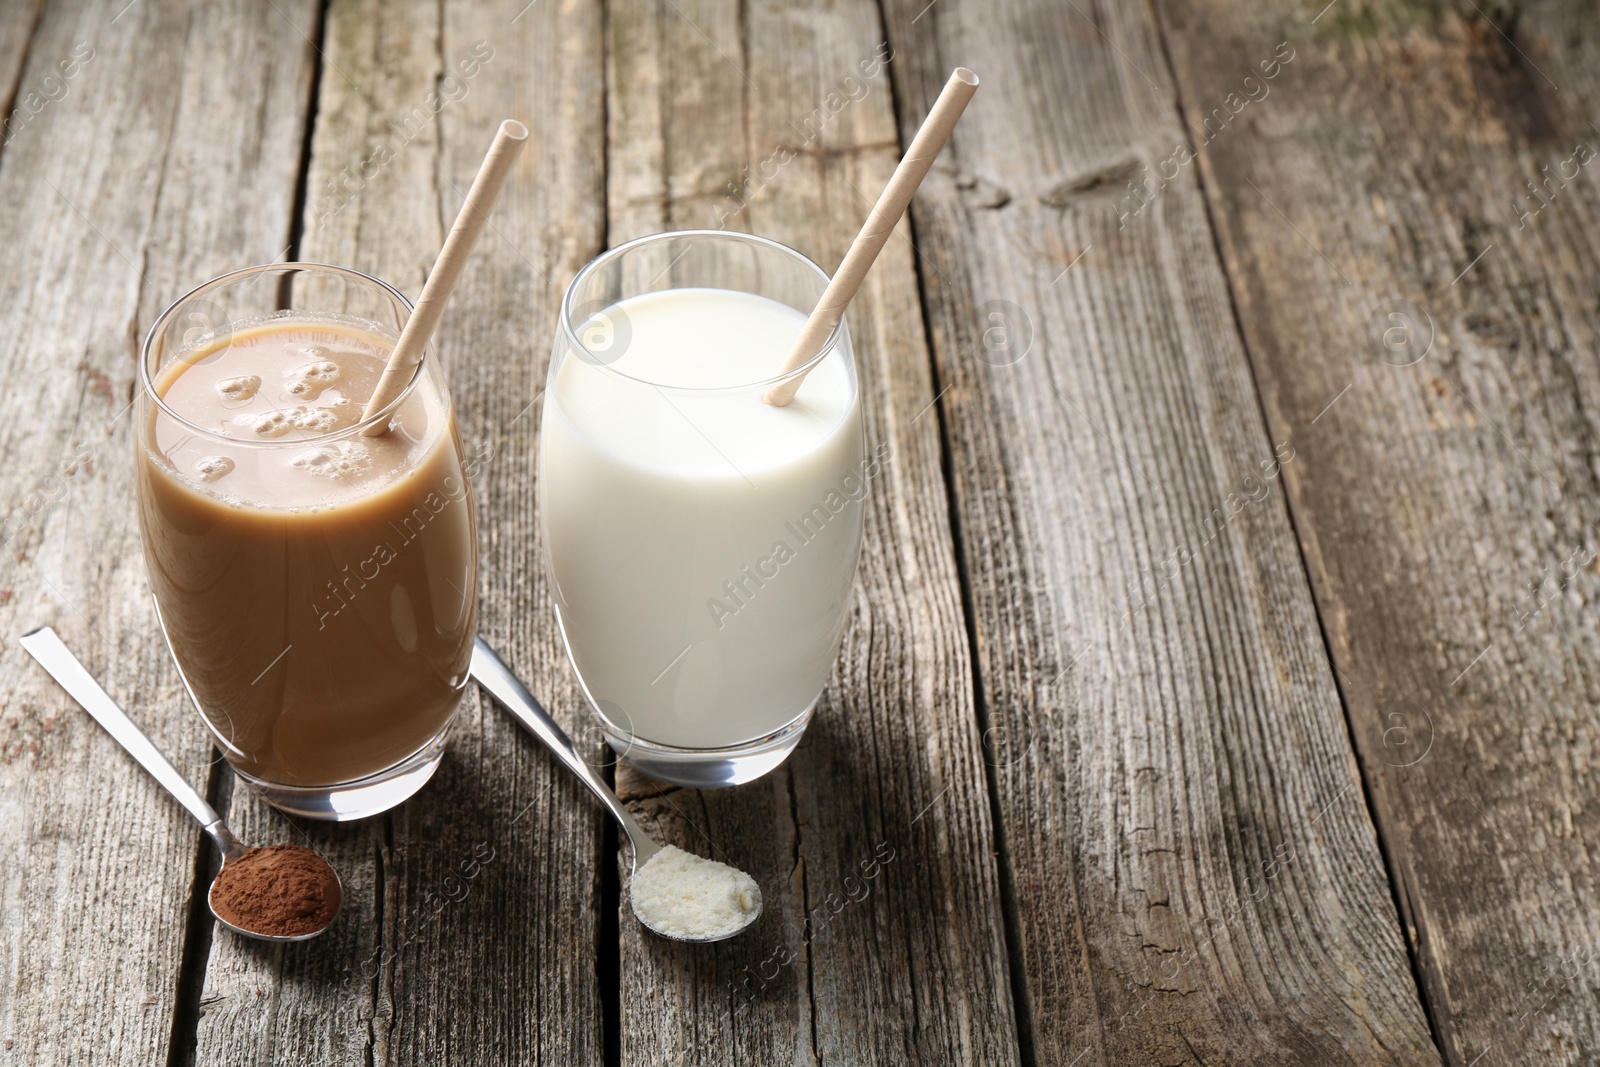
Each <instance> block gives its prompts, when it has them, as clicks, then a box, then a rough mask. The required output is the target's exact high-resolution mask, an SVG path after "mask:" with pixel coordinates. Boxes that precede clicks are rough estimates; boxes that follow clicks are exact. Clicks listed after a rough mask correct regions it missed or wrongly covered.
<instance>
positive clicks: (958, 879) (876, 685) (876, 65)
mask: <svg viewBox="0 0 1600 1067" xmlns="http://www.w3.org/2000/svg"><path fill="white" fill-rule="evenodd" d="M608 15H609V21H608V46H609V71H610V76H609V80H608V84H609V87H610V90H611V95H610V109H609V110H610V124H611V125H610V129H611V136H610V155H609V159H610V168H609V173H610V180H609V184H608V193H609V203H610V219H611V232H610V234H609V237H610V241H611V243H612V244H616V243H618V242H620V241H622V240H626V239H628V238H631V237H634V236H638V235H639V234H642V233H648V232H652V231H655V230H662V229H684V228H704V227H712V228H717V227H723V228H729V229H737V230H749V231H753V232H757V233H760V234H762V235H763V236H767V237H772V238H775V239H777V240H779V241H783V242H786V243H788V244H790V245H792V246H794V247H796V248H798V249H800V250H801V251H802V252H805V253H806V254H808V255H810V256H811V257H812V258H814V259H815V260H817V261H818V262H820V263H822V264H825V265H833V264H836V263H837V262H838V261H839V259H840V258H841V257H842V256H843V254H844V251H845V249H846V248H847V247H848V246H849V242H850V239H851V238H852V237H853V236H854V233H855V231H856V229H857V228H858V227H859V225H860V222H861V220H862V219H863V218H864V217H865V215H866V212H867V211H868V210H869V209H870V208H871V205H872V198H873V197H875V196H876V194H877V192H878V190H879V189H881V188H882V186H883V184H884V183H885V182H886V181H887V180H888V177H889V174H890V173H891V171H892V170H893V167H894V164H895V162H896V161H897V159H898V139H897V137H896V133H895V126H894V116H893V111H892V102H891V98H890V93H889V86H888V81H887V76H886V74H885V73H884V72H883V69H882V57H881V55H879V48H880V46H881V45H882V44H883V43H884V42H883V38H882V34H881V27H880V24H879V20H878V13H877V11H876V9H875V7H874V6H873V5H872V4H870V3H846V4H819V5H802V6H800V7H788V6H780V5H751V6H749V7H748V8H742V7H740V6H738V5H735V4H732V3H722V2H712V3H686V2H680V0H673V2H671V3H656V2H638V0H628V2H625V3H613V4H611V5H610V6H609V8H608ZM865 71H870V72H871V73H870V74H864V72H865ZM747 168H748V169H747ZM746 205H747V206H746ZM907 237H908V230H907V228H906V227H905V226H902V227H901V229H900V230H899V231H898V235H897V236H896V237H895V238H893V239H892V240H891V243H890V245H889V246H888V247H887V248H886V250H885V252H884V254H883V255H882V256H881V258H880V259H879V260H878V263H877V265H876V266H875V267H874V268H873V271H872V274H871V275H870V276H869V278H868V280H867V283H866V285H865V286H864V287H863V289H862V291H861V293H860V295H859V296H858V297H857V299H856V300H855V302H854V304H852V306H851V309H850V315H849V322H850V328H851V331H852V337H853V339H854V342H855V346H856V354H857V360H858V365H859V367H860V369H861V375H862V389H863V400H864V406H865V411H866V420H867V438H868V449H869V451H870V450H872V449H875V448H881V449H883V450H885V454H887V455H888V456H890V459H889V461H888V462H887V463H886V464H885V465H884V467H883V472H882V473H881V474H880V475H879V477H878V478H877V479H875V480H874V481H873V482H872V485H871V494H870V495H869V497H868V498H867V499H868V511H867V516H866V529H867V532H866V544H867V547H866V552H865V556H864V558H863V562H862V570H861V574H860V579H859V583H858V587H859V593H858V600H857V604H856V609H855V617H854V619H853V620H852V622H851V625H850V628H849V631H848V633H847V636H846V638H845V644H844V649H843V652H842V653H841V657H840V662H839V666H838V669H837V671H836V673H835V675H834V678H833V680H832V681H831V682H830V684H829V686H828V689H827V690H826V692H825V693H824V695H823V698H822V703H821V704H820V706H819V709H818V713H817V717H816V719H815V720H814V721H813V723H812V724H811V726H810V728H809V730H808V733H807V736H806V738H805V739H804V741H803V742H802V743H801V745H800V747H799V749H798V750H797V751H796V752H795V753H794V755H793V756H792V757H791V759H790V761H789V762H788V764H787V765H785V767H783V768H780V769H779V770H778V771H776V772H774V773H773V774H772V775H770V776H769V777H768V778H766V779H763V780H762V781H760V782H757V783H753V784H751V785H747V786H742V787H739V788H738V789H736V790H733V791H721V792H695V791H686V790H662V789H660V788H659V787H654V788H652V786H651V784H650V783H646V782H642V781H638V780H633V779H630V777H629V776H628V775H627V774H626V773H623V774H622V775H620V776H619V777H620V779H621V784H622V785H623V786H624V788H625V790H626V792H627V795H629V796H630V797H632V798H633V799H634V800H635V802H636V807H637V808H638V810H640V811H641V813H642V814H643V815H645V816H646V817H647V818H648V819H650V820H651V821H652V822H653V823H654V824H655V825H656V826H657V827H658V829H659V830H660V831H661V832H663V833H664V835H665V836H666V838H667V839H668V840H672V841H674V842H676V843H678V844H680V845H682V846H683V847H685V848H690V849H693V850H695V851H698V852H701V853H704V854H709V855H713V856H716V857H718V858H722V859H725V860H726V861H728V862H731V863H734V864H736V865H738V866H741V867H743V868H744V869H745V870H748V871H750V872H751V873H752V874H753V875H754V876H755V877H756V878H757V880H758V881H759V882H760V883H761V885H762V887H763V891H764V893H765V894H766V910H765V912H764V913H763V916H762V918H761V920H760V921H759V922H758V923H757V925H756V927H755V928H753V929H752V931H751V932H750V933H748V934H746V935H742V936H741V937H739V938H737V939H735V940H733V941H731V942H728V943H726V944H724V945H721V946H717V947H715V948H695V947H688V946H672V945H668V944H666V943H664V942H662V941H660V940H659V939H655V938H651V937H650V936H649V935H646V934H643V933H641V932H640V930H639V928H638V926H637V924H635V923H633V922H632V920H631V919H630V918H628V917H627V916H624V917H623V919H622V922H621V931H622V960H621V971H622V994H621V1005H622V1020H621V1024H622V1044H621V1059H622V1062H624V1063H639V1064H647V1063H661V1062H674V1063H716V1064H723V1063H761V1064H766V1063H775V1062H785V1063H807V1062H843V1063H874V1064H878V1063H982V1064H1009V1063H1015V1062H1017V1049H1016V1038H1015V1024H1014V1021H1013V1017H1012V1012H1011V997H1010V989H1009V984H1010V983H1009V976H1008V973H1007V967H1006V959H1005V946H1004V941H1003V934H1002V927H1001V915H1000V908H999V897H998V888H997V882H996V871H995V868H994V865H993V859H992V848H993V846H992V841H991V836H990V825H989V804H988V798H987V795H986V783H985V779H984V771H983V764H982V760H981V756H980V745H979V735H978V730H977V728H976V720H975V716H974V712H973V705H972V681H971V673H970V665H969V660H968V652H967V644H966V635H965V627H964V623H963V617H962V611H961V605H960V591H959V585H958V582H957V576H956V571H955V565H954V554H953V549H952V546H951V542H950V524H949V513H948V509H947V501H946V494H945V487H944V482H943V477H942V475H941V472H940V451H939V441H938V433H937V430H938V427H937V424H936V422H935V420H934V419H933V418H932V417H922V416H926V414H927V412H928V411H929V410H930V404H931V402H932V401H933V399H934V393H933V388H932V383H931V381H930V378H929V371H930V367H929V362H928V351H927V347H926V340H925V337H924V335H923V331H922V322H921V313H920V308H919V306H918V299H917V286H916V276H915V271H914V268H913V266H912V258H913V255H914V253H913V251H912V249H911V247H910V245H909V243H908V240H907Z"/></svg>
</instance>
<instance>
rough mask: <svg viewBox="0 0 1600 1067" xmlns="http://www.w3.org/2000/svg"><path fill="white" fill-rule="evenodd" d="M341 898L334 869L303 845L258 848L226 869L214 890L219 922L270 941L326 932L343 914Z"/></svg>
mask: <svg viewBox="0 0 1600 1067" xmlns="http://www.w3.org/2000/svg"><path fill="white" fill-rule="evenodd" d="M341 897H342V894H341V893H340V891H339V879H338V877H337V876H336V875H335V874H334V873H333V868H332V867H329V866H328V863H327V861H326V860H324V859H323V858H322V857H321V856H319V855H317V854H316V853H315V852H313V851H311V850H310V849H309V848H301V847H300V846H299V845H268V846H266V847H265V848H253V849H251V850H250V851H249V852H246V853H245V854H244V855H243V856H240V857H239V858H238V859H236V860H234V861H233V862H231V863H229V864H227V865H225V866H224V867H223V868H222V872H221V873H220V874H218V875H217V880H216V881H215V882H213V883H212V885H211V908H212V910H213V911H215V912H216V913H217V917H218V918H220V919H222V920H224V921H225V922H229V923H232V924H233V925H234V926H237V927H239V928H240V929H241V930H249V931H251V932H252V933H257V934H266V935H268V936H271V937H295V936H298V935H300V934H309V933H313V932H315V931H317V930H320V929H322V928H323V927H324V926H327V925H328V923H330V922H332V921H333V917H334V916H335V915H336V914H338V911H339V903H340V900H341Z"/></svg>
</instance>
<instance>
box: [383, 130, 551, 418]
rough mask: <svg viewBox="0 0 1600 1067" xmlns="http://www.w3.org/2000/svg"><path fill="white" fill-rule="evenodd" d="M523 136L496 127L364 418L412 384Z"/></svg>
mask: <svg viewBox="0 0 1600 1067" xmlns="http://www.w3.org/2000/svg"><path fill="white" fill-rule="evenodd" d="M527 141H528V127H526V126H524V125H523V124H522V123H520V122H517V121H516V120H515V119H507V120H506V121H504V122H502V123H501V124H500V129H499V130H497V131H496V132H495V135H494V143H493V144H491V145H490V146H489V154H488V155H486V156H484V157H483V165H482V166H480V167H479V168H478V176H477V177H476V178H474V179H472V188H470V189H468V190H467V199H466V201H465V202H464V203H463V204H462V205H461V211H460V213H459V214H457V215H456V221H455V224H454V225H452V226H451V227H450V235H449V236H448V237H446V238H445V239H444V247H443V248H441V249H440V250H439V258H438V259H437V260H435V261H434V264H433V270H432V271H430V272H429V273H428V281H427V283H426V284H425V285H423V287H422V295H421V296H420V297H418V298H417V306H416V307H415V308H413V309H412V312H411V317H410V318H409V319H407V320H406V325H405V329H403V330H401V331H400V340H399V341H397V342H395V346H394V351H393V352H390V353H389V362H388V365H387V366H385V367H384V369H383V377H382V378H380V379H378V386H377V388H376V389H374V390H373V391H372V398H371V399H369V400H368V401H367V406H366V409H365V410H363V411H362V412H361V418H362V419H363V420H366V419H370V418H372V417H373V416H374V415H376V414H377V413H378V412H380V411H382V410H383V409H384V408H386V407H388V406H389V405H390V404H392V403H394V400H395V398H396V397H398V396H399V395H400V394H401V393H403V392H404V391H405V388H406V386H407V385H408V384H410V382H411V377H412V375H413V374H414V373H415V371H416V366H417V364H418V363H420V362H421V361H422V350H423V349H424V348H426V347H427V346H428V339H429V338H431V337H432V336H433V331H434V330H435V329H436V328H437V327H438V325H439V319H440V318H441V317H443V315H444V306H445V304H447V303H449V301H450V293H451V291H452V290H454V289H455V287H456V281H457V280H458V279H459V278H460V277H461V269H462V268H463V267H465V266H466V265H467V259H468V257H470V256H471V255H472V248H473V246H474V245H476V244H477V243H478V234H480V233H482V232H483V225H484V223H485V222H487V221H488V219H489V212H490V211H492V210H494V202H495V200H496V199H497V198H498V197H499V196H500V189H501V188H502V187H503V186H504V185H505V183H506V176H507V175H509V174H510V173H511V167H512V164H514V163H516V161H517V155H518V153H520V152H521V151H522V146H523V145H524V144H526V143H527ZM388 429H389V427H388V425H387V424H386V423H380V424H377V425H373V426H369V427H367V428H366V429H365V430H363V431H362V433H364V434H365V435H366V436H368V437H377V436H379V435H380V434H383V433H386V432H388Z"/></svg>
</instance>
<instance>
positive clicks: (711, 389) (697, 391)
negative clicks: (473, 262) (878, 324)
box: [556, 229, 845, 396]
mask: <svg viewBox="0 0 1600 1067" xmlns="http://www.w3.org/2000/svg"><path fill="white" fill-rule="evenodd" d="M675 237H709V238H713V239H717V240H729V241H734V242H746V243H749V244H753V245H756V246H759V247H762V248H767V249H770V250H772V251H776V252H779V253H782V254H784V255H787V256H789V257H791V258H793V259H795V260H798V261H799V263H800V265H801V266H802V267H808V268H810V269H811V271H812V273H814V274H815V275H816V276H817V277H818V278H819V279H821V281H822V288H823V290H824V291H826V290H827V287H828V284H829V283H830V282H831V281H832V280H833V279H832V278H831V277H830V276H829V274H828V272H827V271H825V270H823V269H822V268H821V267H820V266H818V265H817V262H816V261H815V260H813V259H812V258H811V257H810V256H808V255H806V254H805V253H804V252H801V251H799V250H798V249H794V248H790V247H789V246H788V245H786V244H784V243H783V242H782V241H774V240H773V239H772V238H770V237H761V236H759V235H757V234H753V233H743V232H740V231H738V230H706V229H697V230H662V231H661V232H659V233H650V234H645V235H644V236H643V237H635V238H634V239H633V240H631V241H624V242H623V243H622V244H620V245H617V246H615V247H613V248H608V249H606V250H605V251H603V252H601V253H600V254H599V255H597V256H595V257H594V258H593V259H591V260H590V261H589V262H588V263H585V264H584V265H583V266H582V267H581V268H579V270H578V273H577V274H575V275H573V276H572V281H571V282H569V283H568V285H567V291H566V293H565V294H563V295H562V297H561V308H560V311H559V312H558V314H557V315H556V318H558V319H559V320H560V324H561V332H562V333H563V334H564V335H565V337H566V341H567V345H568V347H569V348H570V349H571V350H572V353H573V354H574V355H576V356H578V357H579V358H580V359H583V361H584V362H585V363H588V364H589V365H590V366H592V367H594V368H596V369H598V370H601V371H604V372H605V373H607V374H610V375H612V376H614V377H617V378H621V379H622V380H624V381H629V382H634V383H637V384H639V385H648V386H650V387H651V388H652V389H666V390H670V391H672V392H675V393H685V394H692V395H705V396H710V395H717V394H727V393H736V392H753V391H755V390H757V389H760V390H766V389H770V388H772V387H773V386H776V385H781V384H783V383H784V382H787V381H791V380H793V379H795V378H798V377H801V376H803V375H806V374H809V373H810V372H811V371H812V370H813V369H814V368H815V367H816V366H817V364H819V363H821V362H822V361H823V360H824V359H826V358H827V357H828V356H829V355H830V354H832V352H833V350H834V349H835V348H837V347H838V346H839V338H841V337H842V336H844V332H845V317H844V316H843V315H840V316H839V321H838V322H836V323H834V324H833V329H832V330H830V331H828V337H827V340H825V341H823V343H822V347H821V348H819V349H817V353H816V355H814V356H812V357H811V358H810V359H808V360H806V361H805V362H804V363H802V364H801V365H800V366H798V367H796V368H794V369H793V370H791V371H787V372H785V373H781V374H776V375H774V376H772V377H770V378H762V379H758V380H756V381H750V382H735V383H733V384H731V385H710V386H697V385H669V384H666V383H664V382H653V381H651V380H650V379H648V378H640V377H638V376H637V375H633V374H625V373H624V372H622V371H620V370H617V369H616V367H614V366H612V365H611V364H609V363H606V362H604V361H603V360H600V359H596V358H594V353H593V352H590V351H589V348H588V346H586V345H585V344H584V343H583V342H582V341H580V340H578V334H577V331H576V329H575V328H574V327H573V323H572V298H573V296H574V294H576V292H577V290H578V285H579V283H581V282H582V281H584V279H586V278H588V277H589V276H590V275H591V274H593V273H594V271H595V270H597V269H598V268H599V267H600V266H601V264H603V263H606V262H609V261H610V260H612V259H614V258H615V257H617V256H619V255H621V254H622V253H624V252H628V251H631V250H633V249H635V248H639V247H642V246H644V245H648V244H653V243H655V242H657V241H668V240H671V239H673V238H675ZM674 262H676V261H674ZM669 267H670V264H669ZM665 291H668V290H652V292H665ZM633 295H635V296H642V295H644V294H642V293H636V294H633ZM623 299H627V298H626V297H624V298H623ZM795 310H796V311H798V310H800V309H799V308H796V309H795ZM810 314H811V313H810V312H809V311H808V312H806V316H807V317H808V318H809V317H810Z"/></svg>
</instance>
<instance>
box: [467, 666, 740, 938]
mask: <svg viewBox="0 0 1600 1067" xmlns="http://www.w3.org/2000/svg"><path fill="white" fill-rule="evenodd" d="M471 673H472V677H473V678H475V679H477V682H478V684H479V685H481V686H483V687H484V688H485V689H487V690H488V691H489V693H490V695H492V696H493V697H494V698H495V699H496V700H498V701H499V702H500V703H502V704H504V705H505V706H506V709H507V710H508V711H510V712H511V714H512V715H514V716H515V717H516V719H517V721H518V722H520V723H521V724H522V725H523V726H524V727H525V728H526V729H527V731H528V732H529V733H531V734H533V736H535V737H537V738H538V739H539V740H540V741H543V742H544V744H545V746H546V747H547V748H549V749H550V751H551V752H554V753H555V755H556V758H557V759H559V760H560V761H561V762H562V763H565V764H566V765H567V769H568V770H570V771H571V772H572V773H573V774H575V775H577V776H578V779H579V781H581V782H583V784H584V785H586V786H588V787H589V791H590V792H592V793H593V794H594V795H595V796H597V797H599V798H600V803H601V804H604V805H605V808H606V810H607V811H609V812H610V813H611V816H612V818H614V819H616V820H617V822H618V823H620V824H621V825H622V829H623V831H624V832H625V833H626V834H627V835H628V842H629V844H631V845H632V846H633V874H634V875H635V876H637V875H638V873H639V868H640V867H643V866H644V865H645V864H646V863H648V862H650V857H652V856H654V855H655V854H656V853H657V852H660V851H661V846H660V845H658V844H656V842H655V840H654V839H653V838H652V837H651V836H650V835H649V834H648V833H646V832H645V829H644V827H642V826H640V825H639V824H638V822H637V821H635V820H634V817H633V814H632V813H631V812H629V811H628V809H627V808H626V807H624V806H623V803H622V801H620V800H618V799H617V794H615V793H613V792H612V791H611V789H610V788H609V787H608V786H607V785H606V783H605V780H604V779H602V778H601V777H600V775H599V774H597V773H596V772H595V769H594V768H593V767H591V766H589V764H588V763H586V762H584V759H583V757H582V756H580V755H578V750H577V748H576V747H574V745H573V744H572V739H571V738H570V737H568V736H567V733H566V731H565V730H563V729H562V728H561V725H560V724H559V723H557V722H556V721H555V720H554V719H552V718H551V717H550V713H549V712H548V711H545V710H544V708H543V707H542V706H541V705H540V704H539V701H538V700H536V699H534V696H533V694H532V693H530V692H528V689H527V687H526V686H524V685H523V684H522V682H521V681H520V680H519V679H518V678H517V676H516V675H515V674H513V673H512V672H511V668H510V667H507V666H506V664H505V661H504V660H502V659H501V658H500V657H499V655H497V654H496V653H495V650H494V649H492V648H490V647H489V645H488V644H487V643H486V642H485V641H484V640H483V638H481V637H480V638H478V639H477V640H476V641H474V642H473V644H472V667H471ZM635 914H637V913H635ZM760 917H761V902H760V901H757V902H756V907H755V910H754V911H752V912H751V913H750V917H749V919H748V920H747V921H746V922H745V924H744V925H743V926H741V927H739V928H738V929H737V930H730V931H728V932H727V933H724V934H719V935H718V936H716V937H682V936H680V935H678V934H673V933H668V932H666V931H664V930H659V929H657V928H656V927H654V926H651V925H650V924H649V923H648V922H645V920H644V919H643V918H642V917H641V918H640V919H639V922H640V924H641V925H643V926H644V927H645V928H646V929H648V930H649V931H650V932H651V933H654V934H658V935H660V936H661V937H665V938H667V939H668V940H671V941H690V942H694V943H697V944H706V943H709V942H712V941H725V940H727V939H728V938H730V937H733V936H734V935H735V934H739V933H743V932H744V931H745V930H747V929H749V927H750V924H751V923H753V922H755V921H756V920H757V919H758V918H760Z"/></svg>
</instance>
